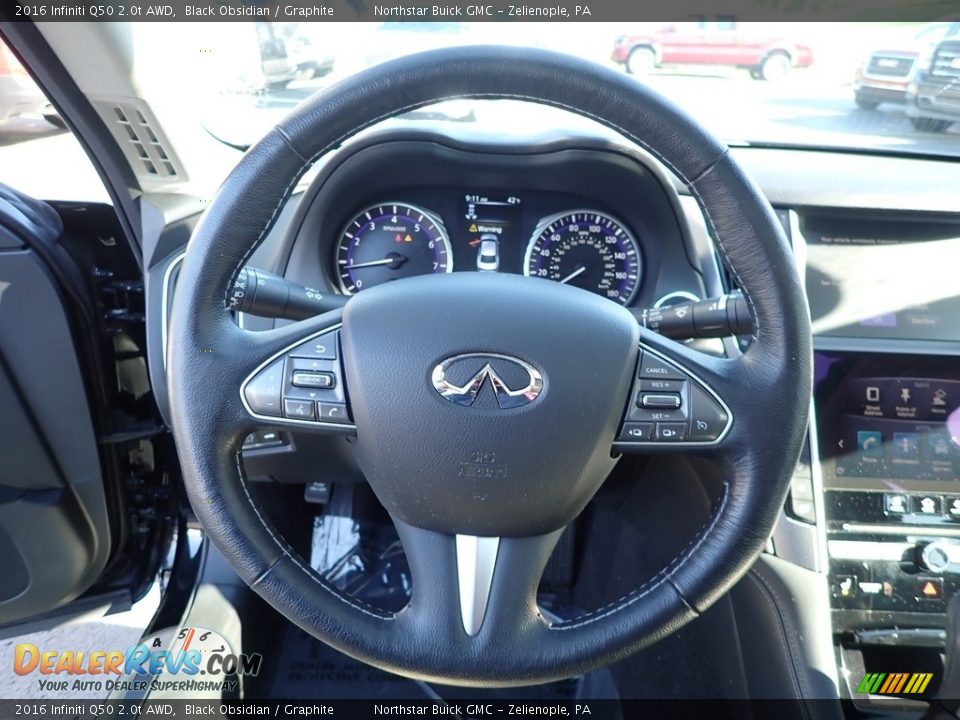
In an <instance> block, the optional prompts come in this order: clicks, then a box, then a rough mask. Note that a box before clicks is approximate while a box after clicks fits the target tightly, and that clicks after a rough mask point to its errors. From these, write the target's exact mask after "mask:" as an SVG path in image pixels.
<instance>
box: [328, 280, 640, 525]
mask: <svg viewBox="0 0 960 720" xmlns="http://www.w3.org/2000/svg"><path fill="white" fill-rule="evenodd" d="M638 335H639V331H638V329H637V323H636V320H635V319H634V318H633V316H632V315H630V313H629V312H627V311H626V310H624V309H623V308H622V307H619V306H617V305H615V304H614V303H611V302H607V301H605V300H603V299H602V298H598V297H596V296H594V295H592V294H591V293H588V292H585V291H582V290H579V289H577V288H572V287H568V286H566V285H560V284H557V283H551V282H549V281H540V280H536V279H530V278H521V277H517V276H508V275H503V276H492V275H491V274H483V275H480V274H474V273H457V274H456V275H455V276H445V275H441V276H425V277H419V278H411V279H408V280H402V281H398V282H394V283H389V284H387V285H383V286H380V287H377V288H372V289H370V290H368V291H367V292H364V293H363V294H361V295H359V296H357V297H356V298H354V299H353V300H352V301H351V302H350V304H349V305H348V306H347V308H346V311H345V313H344V321H343V330H342V337H343V350H344V364H345V368H344V369H345V372H346V379H347V386H348V387H349V388H350V394H351V398H350V402H351V406H352V408H353V414H354V419H355V421H356V425H357V443H356V447H357V458H358V460H359V462H360V465H361V467H362V469H363V471H364V474H365V475H366V477H367V479H368V480H369V481H370V483H371V485H372V486H373V488H374V490H375V491H376V492H377V494H378V496H379V497H380V500H381V501H382V502H383V503H384V504H385V506H386V507H387V509H388V510H389V511H390V512H391V513H393V514H394V515H395V516H396V517H398V518H399V519H401V520H403V521H404V522H407V523H409V524H411V525H414V526H417V527H422V528H426V529H430V530H436V531H440V532H447V533H455V534H469V535H486V536H490V535H497V536H518V535H519V536H522V535H528V534H542V533H545V532H549V531H552V530H556V529H558V528H561V527H563V526H564V525H566V524H567V523H568V522H570V520H572V519H573V518H574V517H575V516H576V515H577V513H578V512H579V511H580V510H581V509H582V507H583V506H584V505H585V504H586V502H587V501H588V500H589V498H590V497H591V496H592V495H593V493H594V492H595V491H596V489H597V487H598V486H599V484H600V483H601V482H602V481H603V479H604V478H605V477H606V475H607V474H608V473H609V471H610V469H611V468H612V466H613V463H614V459H613V458H612V457H611V455H610V446H611V444H612V441H613V439H614V435H615V433H616V431H617V427H618V422H619V419H620V418H621V417H622V415H623V399H624V398H625V397H626V396H627V394H628V393H629V387H630V382H631V380H632V377H633V372H634V370H635V368H636V358H637V347H638Z"/></svg>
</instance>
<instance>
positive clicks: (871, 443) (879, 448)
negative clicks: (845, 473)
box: [857, 430, 883, 456]
mask: <svg viewBox="0 0 960 720" xmlns="http://www.w3.org/2000/svg"><path fill="white" fill-rule="evenodd" d="M857 448H858V449H859V450H860V452H862V453H863V454H864V455H870V456H877V455H880V454H882V453H883V433H880V432H877V431H876V430H858V431H857Z"/></svg>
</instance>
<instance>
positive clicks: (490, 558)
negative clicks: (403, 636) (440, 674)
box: [394, 520, 563, 652]
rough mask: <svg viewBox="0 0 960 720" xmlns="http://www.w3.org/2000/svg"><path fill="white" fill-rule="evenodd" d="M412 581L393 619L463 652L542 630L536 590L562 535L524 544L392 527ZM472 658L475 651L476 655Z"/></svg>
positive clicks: (533, 538) (398, 523) (514, 540)
mask: <svg viewBox="0 0 960 720" xmlns="http://www.w3.org/2000/svg"><path fill="white" fill-rule="evenodd" d="M394 522H395V523H396V526H397V529H398V532H399V533H400V538H401V541H402V542H403V546H404V551H405V552H406V554H407V560H408V562H409V563H410V570H411V573H412V576H413V594H412V599H411V602H410V604H409V605H408V606H407V608H406V609H405V610H404V611H403V612H402V613H401V614H400V615H399V616H398V620H399V621H401V622H402V623H404V624H407V625H409V626H411V627H412V628H422V627H430V628H432V632H433V633H434V634H435V635H436V636H438V637H439V636H441V635H445V636H446V637H445V638H444V642H450V641H454V642H458V643H461V644H463V645H464V646H465V647H473V646H483V645H486V644H488V643H490V642H503V638H504V637H506V636H509V637H513V638H516V637H518V636H529V635H530V634H531V633H535V632H538V631H542V630H546V629H547V624H546V622H545V621H544V619H543V617H542V616H541V614H540V612H539V610H538V608H537V604H536V594H537V586H538V584H539V582H540V578H541V576H542V575H543V569H544V567H545V566H546V564H547V561H548V560H549V558H550V553H551V552H552V551H553V548H554V547H555V546H556V543H557V540H558V539H559V537H560V534H561V533H562V532H563V531H562V530H558V531H555V532H552V533H547V534H545V535H534V536H530V537H522V538H513V537H502V538H501V537H477V536H473V535H448V534H446V533H438V532H433V531H430V530H423V529H421V528H416V527H413V526H411V525H407V524H406V523H403V522H401V521H397V520H395V521H394ZM474 652H476V650H475V651H474Z"/></svg>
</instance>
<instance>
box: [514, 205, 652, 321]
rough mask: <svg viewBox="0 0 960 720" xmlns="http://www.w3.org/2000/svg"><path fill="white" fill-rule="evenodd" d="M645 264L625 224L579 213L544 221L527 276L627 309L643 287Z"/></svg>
mask: <svg viewBox="0 0 960 720" xmlns="http://www.w3.org/2000/svg"><path fill="white" fill-rule="evenodd" d="M642 265H643V263H642V260H641V258H640V248H639V247H638V246H637V241H636V240H635V239H634V237H633V235H631V234H630V231H629V230H627V228H626V227H624V225H623V223H621V222H619V221H617V220H615V219H614V218H612V217H610V216H609V215H607V214H605V213H602V212H597V211H596V210H574V211H572V212H565V213H561V214H559V215H552V216H550V217H547V218H544V219H543V220H542V221H541V222H540V224H539V225H538V226H537V229H536V230H535V231H534V233H533V237H532V238H531V239H530V244H529V245H528V246H527V254H526V257H525V258H524V263H523V272H524V274H525V275H529V276H530V277H542V278H549V279H551V280H556V281H557V282H561V283H568V284H570V285H576V286H577V287H580V288H583V289H584V290H589V291H591V292H595V293H597V294H598V295H603V296H604V297H606V298H609V299H610V300H613V301H614V302H618V303H620V304H621V305H626V304H627V303H629V302H630V301H631V300H633V297H634V295H636V294H637V289H638V288H639V287H640V275H641V271H642Z"/></svg>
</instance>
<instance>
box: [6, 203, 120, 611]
mask: <svg viewBox="0 0 960 720" xmlns="http://www.w3.org/2000/svg"><path fill="white" fill-rule="evenodd" d="M20 209H21V210H22V208H20ZM4 211H7V212H8V213H9V212H11V210H10V204H9V203H6V204H4V200H3V198H2V197H0V227H3V228H4V230H3V232H2V233H0V234H3V236H4V242H3V243H0V457H2V458H3V462H2V463H0V577H2V578H4V581H3V582H0V625H6V624H9V623H12V622H15V621H18V620H21V619H24V618H27V617H31V616H36V615H39V614H42V613H44V612H47V611H50V610H53V609H55V608H57V607H60V606H62V605H64V604H65V603H67V602H69V601H70V600H72V599H74V598H76V597H77V596H78V595H80V594H81V593H83V592H84V591H85V590H86V589H87V588H89V587H90V586H91V585H92V584H93V583H94V582H95V581H96V580H97V579H98V578H99V577H100V574H101V573H102V571H103V568H104V567H105V565H106V562H107V559H108V556H109V553H110V540H111V538H110V523H109V520H108V516H107V506H106V498H105V492H104V484H103V475H102V472H101V467H100V460H99V455H98V450H97V443H96V439H95V434H94V430H93V425H92V421H91V414H90V409H89V404H88V400H87V397H86V391H85V385H84V380H83V375H82V374H81V370H80V364H79V362H78V360H77V352H76V348H75V346H74V342H73V336H72V333H71V328H70V324H69V322H68V319H67V313H66V310H65V307H64V303H63V300H62V297H61V294H60V292H59V290H58V286H57V285H56V283H55V282H54V280H53V279H52V278H51V276H50V274H49V273H48V272H47V269H46V266H45V265H44V263H43V261H42V260H41V259H40V258H39V257H38V256H37V254H36V253H35V252H34V251H33V250H31V249H29V248H27V247H25V246H24V245H22V244H17V243H15V242H11V239H12V238H14V239H15V238H16V235H15V234H14V233H13V232H11V225H12V223H9V222H8V223H6V224H4V214H3V213H4ZM8 217H9V216H8ZM40 227H41V228H42V229H41V231H52V230H53V229H55V228H51V227H49V226H47V227H44V226H43V225H42V224H41V226H40ZM17 229H20V230H22V229H23V228H22V226H18V228H17Z"/></svg>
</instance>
